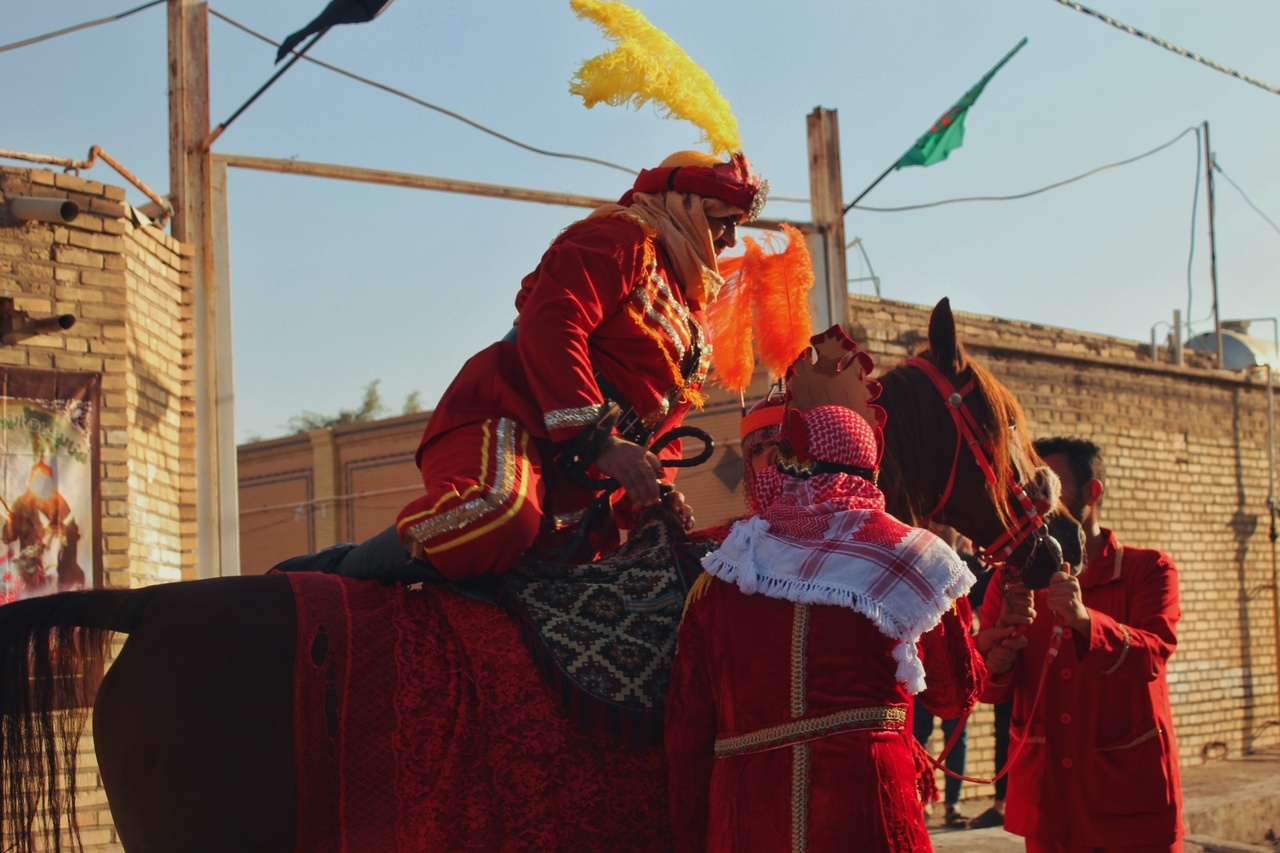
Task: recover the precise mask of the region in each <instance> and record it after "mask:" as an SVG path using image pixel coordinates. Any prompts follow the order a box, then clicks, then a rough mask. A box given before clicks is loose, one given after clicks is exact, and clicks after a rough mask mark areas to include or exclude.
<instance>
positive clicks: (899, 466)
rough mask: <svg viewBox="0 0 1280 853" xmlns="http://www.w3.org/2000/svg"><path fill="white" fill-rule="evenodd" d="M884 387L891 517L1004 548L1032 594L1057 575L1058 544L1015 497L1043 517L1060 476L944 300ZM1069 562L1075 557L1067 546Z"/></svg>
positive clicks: (1057, 526)
mask: <svg viewBox="0 0 1280 853" xmlns="http://www.w3.org/2000/svg"><path fill="white" fill-rule="evenodd" d="M880 382H881V385H882V386H883V389H884V390H883V393H882V395H881V397H880V402H881V404H882V405H883V406H884V408H885V409H886V410H887V411H888V413H889V419H888V422H887V423H886V424H885V430H884V431H885V454H884V459H883V461H882V463H881V479H880V485H881V487H882V488H883V490H884V493H885V497H886V499H887V501H888V509H889V511H890V512H891V513H893V514H894V515H896V516H898V517H899V518H901V519H903V520H904V521H908V522H910V523H911V524H916V525H924V524H927V523H928V522H930V521H936V522H939V523H942V524H947V525H950V526H951V527H954V528H955V529H957V530H959V531H960V532H961V533H963V534H964V535H965V536H967V537H968V538H969V539H971V540H973V542H974V543H975V544H976V545H979V546H982V547H983V548H984V549H992V548H993V546H996V547H1000V546H1001V543H1007V544H1008V545H1009V546H1010V547H1009V550H1008V553H1007V554H1004V555H1003V556H1002V561H1003V562H1004V563H1005V565H1007V566H1009V567H1012V568H1013V569H1014V570H1015V571H1016V572H1017V573H1018V574H1019V575H1020V577H1021V579H1022V580H1023V581H1024V582H1026V583H1027V584H1028V585H1029V586H1031V587H1033V588H1042V587H1044V586H1046V585H1048V582H1049V577H1050V576H1051V575H1052V574H1053V573H1054V572H1056V571H1059V570H1061V567H1062V561H1063V550H1062V546H1061V544H1060V542H1059V541H1058V540H1057V539H1056V538H1055V536H1054V535H1050V533H1049V531H1048V530H1047V529H1046V528H1045V527H1037V526H1034V525H1033V524H1031V523H1030V515H1034V511H1032V513H1031V514H1030V515H1029V513H1028V508H1027V504H1026V500H1024V499H1023V498H1022V497H1021V496H1020V494H1019V493H1020V492H1021V493H1025V495H1026V497H1027V499H1029V501H1030V502H1032V503H1034V504H1035V505H1037V506H1039V507H1041V508H1043V509H1044V510H1046V512H1045V515H1048V514H1049V513H1050V512H1055V511H1056V509H1057V507H1058V505H1059V504H1060V501H1059V495H1058V491H1059V487H1058V484H1057V478H1056V477H1054V475H1053V473H1052V472H1051V471H1050V470H1049V469H1048V468H1047V467H1046V466H1045V465H1044V463H1043V461H1042V460H1041V459H1040V457H1039V456H1038V455H1037V454H1036V452H1035V448H1034V447H1033V446H1032V444H1031V435H1030V433H1029V431H1028V430H1027V427H1026V419H1025V417H1024V415H1023V413H1022V407H1021V406H1019V405H1018V401H1017V399H1015V398H1014V396H1013V394H1011V393H1010V392H1009V389H1008V388H1006V387H1005V386H1004V385H1003V384H1002V383H1001V382H1000V381H999V380H997V379H996V378H995V377H994V376H993V375H992V374H991V373H990V372H989V371H988V370H987V369H986V368H985V367H983V366H982V365H981V364H979V363H978V362H977V361H975V360H974V359H973V358H972V357H970V356H969V354H968V353H967V352H966V351H965V348H964V345H963V344H962V343H961V342H960V340H959V338H958V336H957V335H956V324H955V317H954V316H953V315H952V313H951V304H950V302H949V301H948V300H947V299H943V300H942V301H941V302H939V303H938V304H937V306H936V307H935V308H934V309H933V314H932V315H931V316H930V318H929V343H928V345H927V346H925V347H924V348H922V349H921V350H920V351H919V352H917V353H916V356H915V358H913V359H910V360H908V361H907V362H905V363H903V364H900V365H898V366H897V367H894V368H893V369H892V370H890V371H888V372H887V373H885V374H884V375H883V376H881V377H880ZM965 412H967V413H968V414H967V415H966V414H965ZM964 424H968V426H967V427H966V426H964ZM965 429H968V430H969V433H968V436H969V437H966V433H965ZM983 460H985V461H983ZM1055 517H1056V514H1055ZM1079 529H1080V528H1079V525H1078V524H1076V523H1075V521H1074V520H1073V519H1071V518H1070V516H1069V515H1064V516H1063V518H1062V519H1061V520H1058V521H1055V522H1054V532H1055V533H1056V534H1058V535H1060V536H1063V537H1064V538H1066V539H1067V540H1068V542H1072V541H1075V540H1076V539H1078V534H1079ZM1073 530H1074V532H1075V535H1074V536H1073V535H1072V531H1073ZM1010 531H1017V533H1015V534H1014V535H1012V536H1010ZM1023 532H1025V535H1022V534H1023ZM1077 547H1078V546H1077ZM990 554H991V552H990V551H989V554H988V556H990ZM1068 556H1069V557H1071V556H1074V557H1075V559H1076V560H1078V559H1079V557H1078V554H1074V555H1073V554H1072V552H1071V551H1070V549H1069V551H1068ZM1073 562H1074V561H1073Z"/></svg>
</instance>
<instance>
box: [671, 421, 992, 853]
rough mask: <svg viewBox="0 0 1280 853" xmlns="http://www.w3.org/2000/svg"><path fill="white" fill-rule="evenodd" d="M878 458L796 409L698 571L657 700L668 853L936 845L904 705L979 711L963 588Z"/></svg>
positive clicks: (871, 445)
mask: <svg viewBox="0 0 1280 853" xmlns="http://www.w3.org/2000/svg"><path fill="white" fill-rule="evenodd" d="M799 436H802V437H799ZM802 448H803V449H802ZM878 459H879V448H878V446H877V440H876V433H875V430H874V429H873V428H872V427H871V425H870V424H869V423H868V421H867V420H866V419H864V418H863V417H862V416H861V415H859V414H857V413H855V412H854V411H852V410H850V409H848V408H844V407H842V406H817V407H815V408H813V409H811V410H810V411H808V412H805V413H803V414H801V413H799V412H797V411H791V412H790V413H789V415H788V420H787V421H785V422H784V427H783V442H782V446H781V456H780V457H779V464H778V467H776V468H773V469H769V470H766V471H762V472H759V473H758V474H757V480H761V479H764V480H768V479H771V478H776V480H777V487H776V489H773V490H770V489H768V488H764V489H761V488H760V487H759V486H760V484H759V483H758V484H757V489H756V494H758V495H760V496H761V497H763V498H764V499H765V500H768V501H769V502H768V503H767V505H765V506H763V507H762V511H761V513H760V514H759V515H755V516H752V517H750V518H748V519H746V520H744V521H740V522H739V523H738V524H736V525H735V526H734V528H733V530H732V532H731V533H730V535H729V537H728V538H727V539H726V540H725V542H724V544H723V546H722V547H721V548H720V550H718V551H717V552H715V553H713V554H711V555H710V556H708V557H707V558H706V559H705V560H704V561H703V566H704V567H705V569H706V573H705V574H704V575H703V576H702V577H701V578H700V579H699V581H698V582H697V583H696V584H695V586H694V588H693V589H692V590H691V592H690V595H689V598H688V602H687V604H686V610H685V615H684V619H683V621H682V623H681V626H680V633H679V640H678V645H677V650H676V656H675V661H674V664H673V668H672V673H671V681H670V686H669V689H668V694H667V711H666V735H665V738H666V748H667V758H668V761H669V767H670V769H669V777H668V778H669V800H670V808H671V817H672V828H673V832H674V836H675V842H676V843H675V849H676V850H678V851H704V850H706V851H736V853H742V851H770V853H772V851H778V850H804V849H808V850H815V851H817V850H849V849H856V850H860V851H872V853H876V851H927V850H930V849H931V846H930V844H929V836H928V833H927V831H926V829H925V824H924V818H923V811H922V803H921V799H920V791H919V787H918V774H917V765H916V761H915V756H914V751H913V750H914V748H913V743H914V741H913V739H912V737H911V733H910V731H909V730H908V729H907V727H906V721H907V716H908V710H907V709H908V705H909V703H910V702H911V701H912V696H913V694H915V695H919V696H920V697H921V699H922V701H923V703H924V705H925V706H926V707H927V708H929V709H930V710H931V711H932V712H933V713H935V714H938V715H939V716H944V717H954V716H959V715H961V714H963V713H965V712H967V711H968V710H969V709H970V708H972V706H973V704H974V702H975V701H976V699H977V695H978V690H979V687H980V685H981V683H982V679H983V676H984V673H985V671H984V668H983V665H982V662H981V659H980V657H979V656H978V654H977V652H976V650H975V649H974V646H973V643H972V640H971V639H970V636H969V625H970V623H971V620H972V613H971V611H970V610H969V607H968V602H967V601H966V599H965V597H964V596H965V593H966V592H967V591H968V589H969V587H970V586H972V584H973V583H974V577H973V574H972V573H971V572H970V571H969V569H968V568H967V567H966V566H965V565H964V563H963V562H961V560H960V559H959V557H958V556H956V553H955V551H953V550H952V549H951V548H949V547H948V546H947V545H946V544H945V543H944V542H943V541H942V540H941V539H939V538H938V537H937V536H935V535H934V534H932V533H930V532H928V531H925V530H920V529H918V528H912V527H908V526H907V525H904V524H902V523H901V522H899V521H897V520H896V519H894V518H893V517H891V516H889V515H888V514H886V513H885V512H884V495H883V494H882V493H881V492H880V490H879V489H878V488H876V486H875V484H874V480H875V473H874V468H875V466H876V464H877V460H878ZM779 469H784V470H786V471H788V472H789V473H787V474H783V473H781V471H780V470H779ZM770 495H772V497H771V498H770Z"/></svg>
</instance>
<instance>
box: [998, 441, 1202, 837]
mask: <svg viewBox="0 0 1280 853" xmlns="http://www.w3.org/2000/svg"><path fill="white" fill-rule="evenodd" d="M1035 444H1036V450H1037V451H1038V452H1039V453H1040V455H1041V456H1042V457H1044V460H1045V462H1046V463H1047V464H1048V465H1049V467H1050V468H1052V469H1053V470H1054V472H1055V473H1056V474H1057V475H1058V477H1059V479H1061V481H1062V498H1063V500H1064V501H1065V502H1066V504H1067V507H1068V508H1069V509H1070V510H1071V512H1072V513H1073V514H1074V515H1075V516H1076V518H1078V519H1079V521H1080V524H1081V526H1082V527H1083V528H1084V532H1085V546H1086V562H1085V570H1084V572H1083V573H1082V574H1081V575H1080V577H1079V578H1075V577H1072V576H1070V575H1068V574H1066V573H1065V572H1060V573H1058V574H1056V575H1054V577H1053V579H1052V581H1051V582H1050V585H1049V588H1048V589H1047V590H1043V591H1040V592H1035V593H1032V592H1031V591H1030V590H1027V589H1026V588H1025V587H1022V586H1021V585H1018V584H1013V585H1011V586H1010V587H1009V588H1008V590H1007V591H1005V587H1006V584H1005V578H1004V577H1003V575H1004V570H1003V569H1001V570H999V571H998V572H997V574H996V576H995V577H994V578H993V579H992V582H991V585H990V586H989V587H988V590H987V595H986V598H985V600H984V602H983V605H982V611H981V622H982V624H983V625H995V626H996V628H995V629H994V630H993V631H992V632H990V633H988V632H985V631H984V632H983V636H982V637H981V638H980V639H979V646H980V647H982V648H984V649H986V650H987V666H988V669H989V672H990V676H989V679H988V682H987V685H986V688H985V689H984V691H983V696H982V699H983V701H984V702H1001V701H1004V700H1005V699H1007V698H1009V697H1010V696H1012V698H1013V722H1012V727H1011V738H1010V741H1011V751H1012V750H1016V749H1017V748H1018V742H1019V741H1020V740H1021V739H1022V738H1024V737H1025V738H1026V742H1025V744H1023V745H1022V748H1021V752H1019V753H1017V757H1016V758H1015V759H1014V764H1013V768H1012V771H1011V773H1010V784H1009V796H1008V801H1007V805H1006V812H1005V828H1006V829H1007V830H1009V831H1010V832H1012V833H1014V834H1017V835H1022V836H1024V837H1025V838H1026V849H1027V850H1028V851H1029V853H1097V852H1098V851H1124V853H1173V852H1174V851H1181V850H1182V849H1183V848H1182V836H1183V826H1182V820H1181V807H1182V789H1181V779H1180V776H1179V771H1178V747H1177V742H1176V740H1175V738H1174V733H1173V714H1172V711H1171V709H1170V707H1169V689H1168V684H1167V683H1166V677H1165V676H1166V667H1167V665H1168V661H1169V656H1170V655H1171V654H1173V650H1174V647H1175V646H1176V645H1177V636H1176V634H1175V625H1176V624H1177V621H1178V618H1179V617H1180V616H1181V611H1180V609H1179V606H1178V577H1177V569H1176V568H1175V567H1174V565H1173V562H1172V561H1171V560H1170V559H1169V558H1168V557H1167V556H1166V555H1164V554H1162V553H1160V552H1159V551H1152V550H1148V549H1145V548H1132V547H1125V546H1122V545H1121V544H1120V543H1119V542H1118V541H1117V540H1116V537H1115V534H1114V533H1112V531H1110V530H1108V529H1107V528H1105V527H1102V526H1101V525H1100V523H1099V508H1100V507H1101V505H1102V496H1103V492H1104V491H1105V489H1104V486H1103V468H1102V457H1101V451H1100V450H1099V448H1098V446H1097V445H1095V444H1093V443H1092V442H1090V441H1085V440H1083V439H1077V438H1050V439H1042V440H1040V441H1037V442H1036V443H1035ZM1037 613H1038V614H1039V616H1038V617H1037ZM997 618H998V619H999V622H997ZM1018 626H1026V627H1025V628H1022V629H1021V631H1019V633H1023V632H1025V633H1024V634H1023V635H1022V636H1016V637H1015V636H1011V634H1012V632H1014V631H1015V630H1017V629H1018ZM1055 648H1056V649H1057V650H1058V651H1057V656H1056V657H1053V656H1052V655H1053V652H1052V650H1053V649H1055ZM1046 658H1048V660H1046ZM1046 667H1047V670H1048V671H1047V672H1046V673H1044V689H1043V694H1042V695H1041V697H1040V700H1039V706H1038V707H1036V708H1035V710H1034V711H1033V710H1032V704H1033V701H1034V699H1035V696H1036V691H1037V687H1038V685H1039V684H1040V682H1041V675H1042V672H1043V671H1044V670H1045V669H1046Z"/></svg>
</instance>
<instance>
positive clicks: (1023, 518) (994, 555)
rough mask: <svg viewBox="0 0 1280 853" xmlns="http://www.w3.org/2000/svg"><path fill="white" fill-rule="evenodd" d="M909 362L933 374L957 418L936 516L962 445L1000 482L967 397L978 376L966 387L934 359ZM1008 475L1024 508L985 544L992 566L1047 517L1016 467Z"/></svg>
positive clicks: (990, 477)
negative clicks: (1030, 495) (953, 452)
mask: <svg viewBox="0 0 1280 853" xmlns="http://www.w3.org/2000/svg"><path fill="white" fill-rule="evenodd" d="M906 363H907V365H909V366H911V367H914V368H917V369H918V370H920V371H921V372H922V373H924V375H925V376H927V377H929V381H930V382H932V383H933V387H934V388H936V389H937V390H938V393H939V394H941V395H942V399H943V400H944V401H945V402H946V405H947V411H948V412H950V414H951V420H952V421H954V422H955V426H956V451H955V454H954V456H953V457H952V460H951V472H950V473H949V474H948V475H947V485H946V488H944V489H943V490H942V497H941V498H940V499H939V500H938V505H937V506H935V507H934V508H933V509H932V510H931V511H930V512H929V517H930V518H932V517H933V516H934V515H935V514H937V513H938V512H940V511H941V510H942V508H943V507H944V506H946V505H947V501H948V500H950V499H951V491H952V489H953V488H954V487H955V483H956V468H957V467H958V466H959V464H960V447H961V445H963V444H968V445H969V451H970V452H971V453H972V454H973V460H974V461H975V462H976V463H977V464H978V468H979V469H981V471H982V474H983V476H984V477H986V478H987V482H988V483H989V484H990V485H992V486H994V485H996V482H997V480H996V472H995V470H994V468H993V467H992V465H991V459H990V458H989V457H988V455H987V451H986V447H985V445H984V443H983V441H982V439H981V438H980V433H981V428H980V427H979V426H978V421H977V419H976V418H974V416H973V412H971V411H969V406H968V405H967V403H966V401H965V399H966V397H968V395H969V394H971V393H972V392H973V388H974V380H972V379H970V380H969V381H968V382H967V383H965V385H964V387H963V388H956V387H955V384H954V383H953V382H952V381H951V380H950V379H948V378H947V377H946V376H945V375H944V374H943V373H942V371H941V370H939V369H938V368H937V366H936V365H934V363H933V362H931V361H928V360H927V359H923V358H920V357H919V356H917V357H915V358H910V359H907V362H906ZM1005 479H1006V480H1007V481H1008V486H1009V494H1010V495H1011V496H1012V497H1013V499H1014V500H1015V501H1017V503H1018V505H1019V506H1020V507H1021V509H1022V512H1021V514H1019V515H1018V516H1017V517H1015V518H1014V520H1013V525H1012V526H1011V527H1007V528H1005V531H1004V533H1002V534H1001V535H1000V536H999V537H997V538H996V540H995V541H994V542H992V543H991V544H990V545H985V546H983V548H982V553H981V554H980V555H979V556H980V557H981V559H982V561H983V562H984V563H986V564H987V565H989V566H994V565H998V564H1001V563H1004V562H1005V561H1006V560H1008V559H1009V557H1010V556H1012V555H1013V552H1014V550H1015V549H1016V548H1017V547H1018V546H1019V545H1021V544H1022V543H1023V542H1025V541H1026V540H1027V538H1028V537H1030V536H1031V535H1032V534H1034V533H1036V531H1040V530H1043V528H1044V518H1043V517H1042V516H1041V514H1040V510H1039V509H1038V508H1037V507H1036V505H1035V502H1034V501H1032V500H1031V498H1030V497H1029V496H1028V495H1027V492H1026V490H1025V489H1023V488H1022V484H1021V483H1019V482H1018V478H1017V476H1016V475H1015V474H1014V472H1013V469H1012V468H1010V469H1009V470H1008V471H1006V472H1005Z"/></svg>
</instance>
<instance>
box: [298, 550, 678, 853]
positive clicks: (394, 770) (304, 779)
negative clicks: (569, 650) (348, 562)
mask: <svg viewBox="0 0 1280 853" xmlns="http://www.w3.org/2000/svg"><path fill="white" fill-rule="evenodd" d="M288 578H289V581H290V583H291V584H292V586H293V592H294V598H295V601H296V603H297V612H298V639H297V652H296V657H295V664H294V720H295V723H294V743H295V751H296V759H295V763H296V771H297V793H298V826H297V845H296V849H298V850H305V851H308V853H329V851H333V853H339V851H340V852H341V853H360V852H361V851H368V853H391V851H399V853H419V851H428V850H430V851H435V850H450V851H454V850H484V851H507V850H510V851H518V850H538V851H542V850H571V849H572V850H583V851H594V850H609V851H614V850H627V851H632V850H634V851H647V850H654V851H658V850H669V849H670V848H671V836H670V829H669V822H668V815H667V801H666V762H665V759H664V757H663V754H662V750H661V748H660V747H658V748H655V747H645V746H636V745H630V744H623V743H618V742H616V741H615V740H613V739H611V738H609V737H607V736H606V735H600V734H588V733H585V732H583V731H581V730H579V729H577V728H575V727H573V726H572V725H571V724H570V723H569V722H568V720H567V719H566V718H565V716H564V714H563V713H562V711H561V710H560V709H559V707H558V706H557V704H556V702H555V700H554V699H553V697H552V695H551V691H550V690H549V688H548V687H547V686H546V684H545V683H544V682H543V680H542V678H541V677H540V675H539V674H538V671H537V669H536V668H535V666H534V663H533V661H532V658H531V656H530V653H529V650H528V648H527V647H526V646H525V645H524V644H523V643H522V642H521V639H520V635H519V632H518V630H517V628H516V626H515V624H514V623H513V622H512V620H511V618H510V617H509V616H507V614H506V613H504V612H503V611H502V610H500V609H499V608H497V607H494V606H492V605H488V604H484V603H481V602H478V601H472V600H470V599H466V598H463V597H461V596H459V595H457V594H455V593H453V592H451V591H449V590H447V589H444V588H440V587H427V588H425V589H421V590H413V589H406V588H405V587H402V586H394V587H387V586H382V585H381V584H378V583H373V582H369V581H354V580H350V579H347V578H341V577H337V576H334V575H325V574H318V573H290V574H289V575H288Z"/></svg>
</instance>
